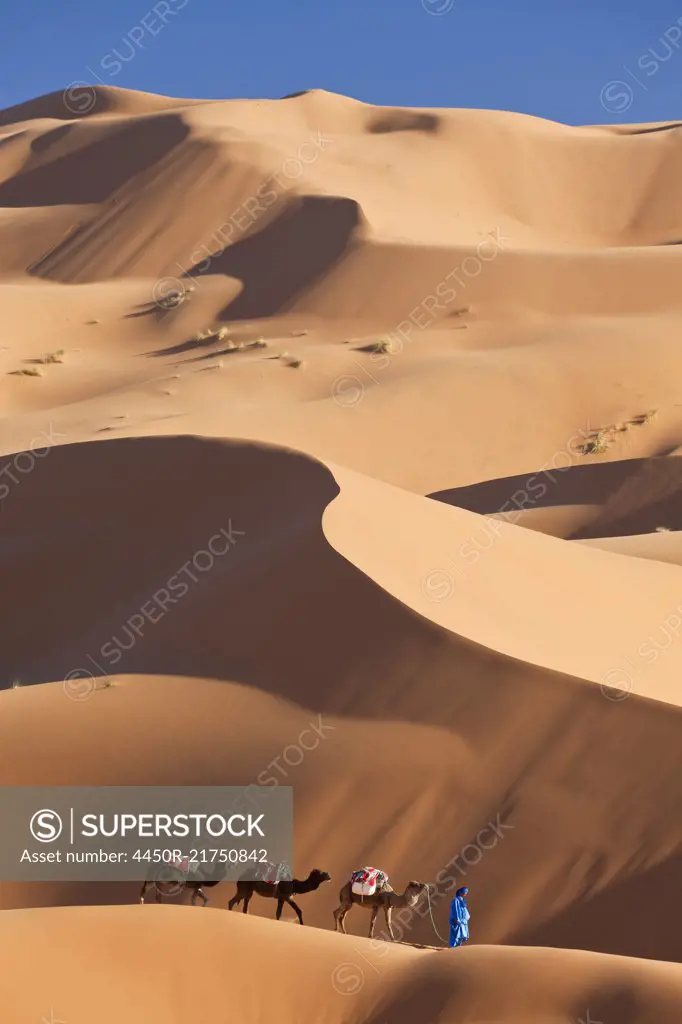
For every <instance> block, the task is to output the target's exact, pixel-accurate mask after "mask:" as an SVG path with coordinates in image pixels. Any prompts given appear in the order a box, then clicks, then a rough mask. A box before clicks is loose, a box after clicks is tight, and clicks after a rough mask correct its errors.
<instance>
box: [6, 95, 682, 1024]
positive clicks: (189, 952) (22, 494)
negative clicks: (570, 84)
mask: <svg viewBox="0 0 682 1024" xmlns="http://www.w3.org/2000/svg"><path fill="white" fill-rule="evenodd" d="M92 99H93V106H92V109H91V110H90V111H89V112H88V113H87V115H86V116H82V117H78V116H74V115H73V114H72V113H70V112H69V110H68V109H67V107H66V106H65V104H64V99H63V97H62V96H61V95H60V94H54V95H52V96H46V97H41V98H39V99H37V100H35V101H32V102H30V103H28V104H22V105H21V106H20V107H16V108H12V109H11V110H7V111H4V112H2V113H0V243H1V244H0V309H1V310H2V315H3V337H2V340H1V344H0V463H1V464H0V570H1V571H2V579H3V584H4V585H3V593H4V595H5V600H4V601H3V609H2V616H0V645H1V649H2V661H3V676H2V681H1V682H0V687H2V688H3V689H4V690H5V691H6V692H3V693H0V784H5V785H9V784H13V785H16V784H31V783H54V784H59V783H61V784H67V783H71V784H78V783H80V784H85V783H90V784H141V783H147V784H151V783H157V784H171V783H183V784H223V785H225V784H241V783H243V784H248V783H250V782H254V781H256V780H258V781H260V782H261V783H262V782H264V781H265V779H270V780H272V779H273V778H274V779H275V780H276V781H278V782H281V783H287V784H291V785H293V786H294V789H295V807H296V862H295V869H296V872H297V874H298V875H299V876H300V875H305V874H307V872H308V871H309V870H310V869H311V868H312V867H314V866H317V867H319V868H321V869H324V870H327V871H329V872H330V873H331V874H332V877H333V881H332V882H331V883H327V884H325V885H324V886H323V887H322V889H321V890H320V891H319V892H317V893H313V894H309V895H307V896H305V897H302V898H301V905H302V907H303V911H304V914H305V919H306V924H307V925H312V926H315V927H310V928H308V927H306V928H303V929H300V928H298V926H296V927H293V928H287V926H286V925H285V924H284V923H279V924H277V923H276V922H274V921H272V920H268V921H263V920H260V919H258V918H259V917H267V918H272V917H274V905H270V904H269V903H267V902H266V901H264V900H260V901H258V902H257V900H256V899H254V902H253V903H252V905H251V914H252V915H253V919H252V918H248V919H244V916H243V915H241V914H229V915H228V914H227V913H225V912H224V908H225V907H226V904H227V900H228V899H229V897H230V895H231V894H232V892H233V886H232V885H231V884H229V883H225V884H223V885H220V886H218V887H217V889H214V890H212V891H211V903H212V906H214V907H215V908H218V909H216V910H211V909H209V910H207V911H202V910H200V909H198V908H197V909H195V910H192V909H189V908H187V909H185V908H179V907H173V908H157V907H154V906H150V907H144V908H138V907H135V906H130V907H128V908H125V907H123V906H118V907H116V906H114V907H111V906H110V907H107V906H96V905H97V904H123V903H130V904H133V903H134V902H135V899H136V896H137V887H136V886H135V885H77V884H68V885H48V884H41V885H32V886H31V885H17V884H9V883H3V884H0V906H1V907H2V909H3V911H6V913H2V914H0V933H1V934H2V942H3V949H4V948H5V947H6V948H7V949H8V952H7V953H4V955H3V963H4V964H5V965H6V964H7V961H8V959H9V960H10V961H11V968H10V970H9V972H8V974H9V976H10V977H11V978H12V979H13V982H14V985H13V987H12V989H10V990H9V992H8V993H7V994H6V993H5V992H3V993H2V994H0V1006H2V1008H3V1009H5V1007H4V1006H3V1004H2V999H5V1000H9V1001H8V1002H7V1012H6V1015H7V1014H9V1016H10V1017H12V1015H14V1016H16V1017H21V1018H22V1019H23V1016H27V1017H30V1016H31V1015H33V1017H37V1019H40V1016H41V1015H43V1016H45V1015H47V1014H48V1011H50V1008H53V1009H54V1017H55V1022H56V1020H57V1019H61V1018H62V1017H63V1018H64V1019H65V1020H66V1021H67V1022H68V1024H72V1021H76V1020H79V1019H80V1017H83V1018H87V1019H90V1018H91V1017H93V1015H94V1014H95V1009H94V1004H93V1002H92V1000H93V999H94V998H97V999H99V998H100V997H101V991H102V989H103V988H105V987H106V989H107V991H108V992H109V993H111V992H112V991H113V993H114V994H113V996H112V998H109V996H108V997H107V999H106V1000H105V1002H106V1006H104V1007H101V1008H100V1011H98V1012H99V1017H100V1019H102V1020H106V1019H108V1018H107V1016H106V1015H107V1014H109V1015H110V1016H111V1018H112V1019H113V1015H114V1013H116V1014H117V1019H120V1015H121V1012H123V1010H122V1007H123V1005H124V1004H125V1007H126V1009H125V1013H127V1015H128V1018H129V1019H130V1020H131V1021H135V1020H137V1019H138V1017H139V1019H140V1021H142V1020H143V1019H144V1020H145V1022H151V1024H153V1022H154V1021H155V1020H156V1019H157V1017H158V1019H159V1020H161V1019H162V1017H163V1018H165V1019H167V1018H168V1017H173V1016H174V1015H175V1016H178V1017H182V1019H188V1020H192V1022H194V1021H195V1020H196V1021H202V1020H206V1021H208V1020H215V1019H218V1018H217V1017H216V1014H220V1013H223V1012H226V1010H225V1008H226V1007H229V1009H230V1019H231V1020H232V1019H234V1020H239V1021H242V1020H243V1021H250V1020H256V1019H261V1018H263V1019H265V1017H266V1016H267V1017H268V1018H271V1017H275V1019H278V1020H282V1021H284V1022H287V1021H289V1020H291V1021H293V1020H297V1021H298V1020H301V1021H305V1020H311V1021H313V1020H315V1021H319V1020H329V1021H330V1022H334V1021H339V1022H341V1021H353V1022H357V1024H360V1022H372V1024H381V1022H384V1021H390V1022H391V1024H393V1022H402V1021H405V1022H406V1024H407V1022H408V1021H412V1020H418V1021H420V1022H426V1021H441V1022H443V1024H444V1022H445V1021H448V1022H450V1021H455V1020H467V1019H476V1020H481V1021H482V1020H486V1021H500V1022H502V1021H504V1022H510V1024H511V1022H517V1021H518V1022H519V1024H520V1022H521V1021H524V1022H525V1021H527V1020H529V1019H530V1017H529V1014H531V1013H534V1014H535V1016H536V1017H537V1019H538V1020H539V1019H543V1020H547V1021H548V1022H549V1021H552V1022H554V1021H556V1022H557V1024H558V1022H562V1024H563V1022H567V1021H572V1022H575V1021H577V1020H583V1021H585V1022H586V1021H587V1020H588V1019H589V1020H591V1021H592V1022H593V1024H596V1022H597V1021H602V1022H603V1024H610V1022H611V1021H612V1020H613V1021H615V1020H618V1021H619V1022H620V1021H622V1022H624V1024H630V1022H632V1024H644V1022H649V1021H656V1022H658V1021H667V1020H671V1021H672V1020H673V1019H674V1020H678V1019H679V1012H680V1004H681V1003H682V996H681V995H680V985H682V981H681V980H680V979H681V977H682V976H681V975H680V970H682V968H679V967H678V966H677V962H678V961H680V960H681V959H682V944H681V941H680V937H679V928H678V927H677V919H678V917H679V912H680V910H682V905H681V904H680V897H679V892H680V886H679V879H680V864H681V858H682V828H681V827H680V821H679V807H680V805H681V797H682V792H681V785H682V784H681V783H680V781H679V780H680V778H681V777H682V774H681V772H680V767H681V764H680V753H679V751H680V743H679V739H680V711H679V704H680V687H679V679H680V677H681V674H682V645H680V643H679V639H678V638H679V634H680V632H682V611H681V610H680V609H681V608H682V596H681V595H682V575H681V574H682V566H681V565H680V562H681V561H682V556H681V555H680V552H679V550H678V549H679V542H678V539H677V538H678V533H677V532H676V531H677V530H678V529H679V528H680V527H682V502H681V501H680V494H681V484H682V476H681V474H680V466H681V463H680V458H679V454H680V451H682V417H681V416H680V411H681V410H682V397H681V395H680V390H679V384H678V382H679V380H680V371H681V370H682V365H681V363H682V360H681V358H680V351H679V336H680V327H681V321H682V315H681V313H682V306H681V303H682V300H681V298H680V291H679V286H678V279H679V270H680V266H679V261H680V259H681V258H682V256H681V250H680V247H679V245H678V244H677V243H678V242H679V241H680V240H682V221H681V220H680V215H679V209H680V198H681V192H680V189H681V186H680V174H679V171H680V154H679V145H678V137H679V132H680V128H679V126H678V125H676V124H674V125H657V126H646V125H639V126H626V127H625V128H623V127H620V128H618V129H614V128H607V127H586V128H569V127H567V126H565V125H561V124H557V123H553V122H546V121H542V120H540V119H538V118H533V117H528V116H524V115H518V114H507V113H500V112H495V111H468V110H408V109H399V108H395V109H392V108H381V107H373V106H370V105H367V104H364V103H360V102H358V101H356V100H353V99H349V98H347V97H343V96H337V95H334V94H329V93H325V92H320V91H313V92H308V93H304V94H301V95H297V96H292V97H288V98H285V99H282V100H259V101H243V100H240V101H228V102H220V101H210V102H200V101H195V100H183V99H174V98H168V97H157V96H151V95H147V94H141V93H134V92H129V91H125V90H118V89H108V88H107V89H105V88H101V89H100V88H98V89H96V90H95V91H94V93H93V95H92ZM173 290H179V291H180V293H181V295H183V296H184V300H183V301H182V303H181V304H180V305H179V306H178V307H177V308H174V309H165V308H162V306H161V305H159V302H158V300H159V299H161V298H162V297H163V296H165V295H167V294H168V293H169V292H170V291H173ZM221 327H222V331H221V332H220V334H218V333H216V332H217V331H218V330H219V328H221ZM209 330H212V331H213V333H212V334H209V336H206V332H208V331H209ZM255 342H258V343H259V344H258V345H257V346H256V345H255V344H254V343H255ZM599 432H601V433H599ZM595 438H596V440H597V443H596V446H595V444H594V442H595ZM585 445H586V446H587V448H585V447H584V446H585ZM592 449H594V450H592ZM661 528H664V530H663V531H662V530H661ZM221 531H222V532H221ZM216 536H219V537H223V538H227V541H226V549H225V550H224V553H223V554H221V555H211V556H210V565H209V566H208V568H205V569H202V570H199V569H198V568H197V567H196V564H195V563H194V562H193V559H194V558H195V556H196V553H197V552H201V551H205V550H206V548H207V544H208V542H209V539H211V538H213V537H216ZM218 548H221V549H222V544H219V545H218ZM202 564H203V565H206V559H204V560H203V562H202ZM179 581H180V585H178V583H179ZM150 607H151V608H152V609H153V614H152V615H151V616H150V614H149V609H150ZM140 609H147V610H146V611H144V612H143V613H141V612H140ZM141 618H142V622H140V619H141ZM65 677H68V681H67V683H66V684H64V683H63V682H62V680H64V678H65ZM108 683H113V684H114V685H107V684H108ZM31 684H37V685H31ZM304 730H309V731H310V730H312V734H313V735H315V736H317V737H318V739H319V743H318V744H317V745H316V746H315V748H314V749H313V750H310V751H309V752H308V753H306V754H305V756H304V757H302V758H301V760H300V762H299V761H298V756H296V758H295V762H296V763H295V764H290V763H289V762H288V761H285V760H283V757H284V752H285V751H287V750H292V749H293V750H296V749H297V748H298V745H299V737H300V736H301V734H302V733H303V732H304ZM273 765H274V767H273ZM270 784H272V781H271V782H270ZM363 863H376V864H378V865H380V866H382V867H384V868H385V869H386V870H387V871H388V872H389V874H390V876H391V880H392V881H393V882H394V884H395V885H396V887H397V888H400V889H402V888H403V887H404V885H405V884H406V883H407V882H408V881H409V880H410V879H411V878H419V879H421V880H423V881H428V882H431V883H432V884H433V885H434V907H433V911H434V915H435V919H436V924H437V927H438V929H439V931H440V932H441V934H445V933H446V929H447V905H448V903H449V899H450V896H451V890H452V887H453V886H454V885H455V884H461V882H462V881H466V883H467V884H468V885H469V886H470V903H471V908H472V915H473V917H472V924H473V925H474V929H473V940H474V942H475V943H478V944H481V943H483V944H487V945H484V946H480V945H479V948H474V947H473V946H472V947H471V948H470V949H467V950H464V951H461V953H459V952H458V953H457V954H450V953H447V952H445V953H435V952H434V953H430V952H426V951H424V950H417V949H414V948H410V947H402V948H391V949H388V950H387V947H386V944H384V945H383V946H382V945H380V944H379V943H374V944H373V945H372V947H371V948H369V943H365V941H364V940H360V939H357V938H353V937H352V936H347V937H342V936H334V935H332V934H331V933H330V928H331V926H332V910H333V908H334V906H335V905H336V902H337V895H338V889H339V888H340V886H341V884H343V882H344V881H345V879H346V878H347V875H348V872H349V871H350V870H352V869H353V868H355V867H358V866H361V865H362V864H363ZM80 903H82V904H90V906H88V907H77V906H72V907H63V908H59V907H58V906H57V905H58V904H80ZM27 908H31V909H27ZM633 908H636V909H633ZM285 913H286V912H285ZM348 925H349V928H350V930H351V931H352V932H354V933H355V935H356V936H357V935H359V934H365V933H366V929H367V927H368V918H367V916H365V915H363V914H362V912H361V911H355V912H354V913H353V914H352V915H351V916H350V917H349V919H348ZM399 926H400V929H401V934H402V936H403V938H404V939H405V940H406V941H412V942H417V943H427V944H433V943H435V944H438V941H439V940H438V939H437V938H436V937H435V935H434V931H433V927H432V925H431V922H430V920H429V917H428V914H427V913H426V908H424V907H420V908H419V911H417V912H415V913H413V914H408V915H406V916H405V918H404V919H403V920H402V922H400V925H399ZM67 931H68V932H69V934H72V935H73V938H72V939H71V940H70V941H71V943H72V945H71V946H69V945H68V944H65V942H64V941H63V939H62V936H64V935H66V933H67ZM57 935H59V936H60V938H59V939H57V938H56V936H57ZM500 943H504V944H509V945H508V946H507V945H499V946H497V947H496V948H493V945H492V944H500ZM517 946H518V947H519V948H511V947H517ZM546 946H558V947H561V946H563V947H567V949H564V950H546V949H540V948H538V947H546ZM152 947H155V948H156V949H157V950H158V955H156V954H155V956H156V962H157V966H158V970H156V971H154V970H151V971H150V970H147V969H145V970H144V971H141V970H140V963H141V962H144V961H143V957H142V952H143V951H144V950H148V949H149V948H152ZM366 947H368V948H367V951H366V952H365V949H366ZM520 947H526V948H520ZM571 947H572V949H571ZM183 949H184V950H185V952H184V954H183V953H182V952H181V951H182V950H183ZM41 950H42V951H43V952H41ZM359 950H361V951H362V955H361V954H360V953H359V952H358V951H359ZM580 950H584V951H586V952H579V951H580ZM84 951H87V952H84ZM97 951H105V952H104V954H103V955H99V953H98V952H97ZM614 954H617V955H618V956H614ZM69 955H71V956H73V957H74V958H75V959H77V960H79V962H80V960H83V961H84V962H85V963H86V964H87V965H89V966H88V968H87V971H86V972H85V973H86V974H87V981H83V980H82V979H83V975H81V976H80V977H81V980H80V981H78V980H76V979H75V978H74V974H73V971H71V972H70V971H68V970H65V968H64V964H65V962H66V960H68V958H69ZM364 957H367V959H366V960H365V959H364ZM377 957H378V958H380V960H381V963H380V966H379V967H378V968H377V969H376V970H375V969H374V968H373V967H371V966H370V967H368V964H369V963H370V961H371V962H372V963H373V962H374V960H376V959H377ZM618 957H620V958H618ZM79 958H80V959H79ZM176 958H177V959H176ZM199 958H201V961H200V960H199ZM206 958H208V960H209V961H210V963H209V965H208V966H209V969H208V970H206ZM645 959H646V960H647V961H648V962H644V960H645ZM654 960H659V961H668V963H659V964H657V963H654V962H653V961H654ZM377 962H378V961H377ZM348 963H350V964H351V965H355V967H353V968H352V969H351V971H350V974H349V975H348V974H347V975H344V978H345V980H343V979H342V980H339V977H340V976H338V975H334V970H335V969H336V965H338V964H341V966H342V967H344V964H345V965H346V967H347V965H348ZM36 964H39V965H40V973H39V984H38V986H37V987H35V989H34V988H32V987H30V986H28V985H26V984H24V983H22V982H21V978H22V976H23V975H22V972H28V971H33V970H34V968H35V965H36ZM264 964H265V967H264ZM152 966H153V965H152ZM358 967H359V968H361V971H362V979H363V981H362V985H361V986H359V991H358V992H357V993H355V991H354V990H353V991H352V992H351V994H350V995H349V994H348V991H346V989H348V987H349V986H350V989H353V986H354V985H357V981H353V978H356V977H357V971H358ZM344 969H346V968H344ZM264 970H266V971H267V975H268V977H269V978H271V979H272V978H274V976H275V975H277V979H278V980H277V981H276V983H273V984H271V985H268V986H263V984H262V981H263V972H264ZM353 971H355V974H354V973H353ZM342 973H343V972H342ZM330 978H332V980H330ZM334 978H336V980H337V982H338V984H337V986H336V988H335V985H334V981H333V979H334ZM349 978H350V981H349V980H348V979H349ZM169 979H170V980H169ZM491 979H492V980H493V983H492V984H491ZM344 986H345V988H344ZM339 988H340V989H342V991H339ZM57 996H59V1000H58V999H57ZM117 1000H118V1002H117ZM38 1002H40V1005H41V1007H42V1005H43V1003H45V1006H44V1008H38ZM216 1008H219V1009H216ZM588 1012H589V1013H590V1014H591V1016H590V1017H589V1018H588V1017H587V1016H586V1014H587V1013H588ZM136 1014H137V1016H135V1015H136ZM22 1015H23V1016H22ZM49 1019H50V1018H49V1016H48V1020H49Z"/></svg>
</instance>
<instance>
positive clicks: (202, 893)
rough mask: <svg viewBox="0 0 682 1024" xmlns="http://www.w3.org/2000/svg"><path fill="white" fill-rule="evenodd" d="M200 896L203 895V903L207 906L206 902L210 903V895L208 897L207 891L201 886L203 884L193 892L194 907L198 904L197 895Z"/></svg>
mask: <svg viewBox="0 0 682 1024" xmlns="http://www.w3.org/2000/svg"><path fill="white" fill-rule="evenodd" d="M198 896H201V899H202V901H203V903H202V905H203V906H204V907H205V906H206V904H207V903H208V897H207V895H206V893H205V892H204V890H203V889H202V888H201V886H199V887H198V888H197V889H195V890H194V892H193V893H192V906H193V907H195V906H196V905H197V897H198Z"/></svg>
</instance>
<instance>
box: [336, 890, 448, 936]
mask: <svg viewBox="0 0 682 1024" xmlns="http://www.w3.org/2000/svg"><path fill="white" fill-rule="evenodd" d="M427 891H428V885H426V883H425V882H408V884H407V886H406V887H405V892H396V891H395V890H394V889H392V888H391V886H390V885H386V886H385V888H383V889H377V891H376V892H375V893H374V894H373V895H372V896H358V895H357V894H356V893H354V892H353V890H352V887H351V882H350V881H348V882H346V884H345V885H344V887H343V889H342V890H341V892H340V893H339V906H338V907H337V908H336V910H335V911H334V931H339V930H341V931H342V932H343V934H344V935H346V934H347V933H346V926H345V924H344V921H345V919H346V914H347V913H348V911H349V910H350V909H351V907H353V906H358V907H367V908H371V910H372V919H371V921H370V922H369V937H370V939H371V938H372V937H373V936H374V925H375V923H376V919H377V914H378V913H379V908H382V909H383V911H384V916H385V918H386V927H387V928H388V934H389V935H390V936H391V941H392V942H394V941H395V936H394V934H393V926H392V924H391V914H392V913H393V910H395V909H397V908H399V907H413V906H414V905H415V903H416V902H417V900H418V899H419V897H420V896H421V894H422V893H423V892H427Z"/></svg>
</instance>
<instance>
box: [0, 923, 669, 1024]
mask: <svg viewBox="0 0 682 1024" xmlns="http://www.w3.org/2000/svg"><path fill="white" fill-rule="evenodd" d="M0 929H1V930H0V948H1V949H2V955H3V962H4V963H5V964H6V965H7V983H6V984H5V985H4V986H3V992H2V994H0V1007H1V1008H2V1010H3V1012H4V1015H5V1016H6V1017H7V1018H8V1019H13V1018H18V1019H24V1018H25V1019H36V1018H37V1019H40V1016H41V1015H42V1016H44V1015H45V1014H47V1015H48V1019H50V1016H49V1014H50V1010H52V1011H53V1018H52V1019H54V1020H58V1019H65V1020H76V1019H81V1018H82V1019H90V1018H92V1017H94V1016H97V1019H98V1020H101V1021H102V1024H109V1022H111V1024H114V1022H115V1021H118V1020H120V1019H121V1016H122V1015H123V1016H124V1017H125V1019H126V1020H129V1021H130V1024H138V1022H139V1024H145V1022H147V1021H149V1020H162V1019H164V1018H167V1017H169V1016H172V1015H173V1014H177V1013H182V1014H184V1015H191V1019H192V1020H196V1021H197V1022H201V1024H203V1022H204V1021H206V1022H208V1021H210V1020H215V1019H216V1016H217V1015H219V1014H221V1013H224V1012H225V1008H226V1007H229V1012H230V1017H231V1019H233V1020H256V1019H258V1018H261V1019H262V1018H264V1017H266V1016H272V1017H273V1018H275V1019H278V1020H289V1019H291V1020H296V1021H300V1022H301V1024H308V1022H309V1024H314V1022H317V1021H319V1020H321V1019H324V1020H326V1021H329V1022H330V1024H341V1022H348V1021H350V1022H353V1024H356V1022H361V1021H369V1022H372V1024H378V1022H379V1021H385V1020H390V1021H391V1022H392V1024H412V1021H414V1020H429V1021H433V1022H442V1024H446V1022H449V1021H453V1020H467V1019H469V1020H487V1021H491V1022H492V1021H494V1022H495V1024H525V1022H526V1021H527V1020H529V1019H530V1017H531V1016H534V1017H536V1018H537V1019H541V1020H543V1021H546V1022H547V1024H564V1022H567V1021H575V1020H581V1019H582V1020H586V1019H589V1020H594V1021H596V1020H609V1019H612V1020H618V1021H619V1024H646V1022H648V1021H651V1020H656V1021H658V1022H660V1024H675V1022H676V1021H677V1020H678V1019H679V1012H680V1006H681V1005H682V983H681V982H680V976H679V968H678V967H677V965H674V964H666V963H659V964H656V963H650V962H645V961H627V960H624V959H622V958H620V957H615V956H590V955H589V954H586V953H579V952H568V951H565V950H549V949H542V950H541V949H514V948H509V947H499V948H493V947H486V946H480V947H477V948H471V949H466V950H462V951H461V953H457V954H453V953H449V952H444V953H428V952H423V951H418V950H415V949H410V948H407V947H402V948H397V947H392V948H386V946H385V944H384V948H383V949H382V948H378V944H377V943H371V942H370V941H369V940H367V939H355V940H351V939H350V938H349V937H344V936H340V935H333V934H329V933H321V932H319V931H317V930H312V929H306V928H298V927H295V928H286V926H284V925H280V926H275V925H273V924H272V923H270V922H264V921H256V920H251V919H249V918H244V917H243V915H241V914H240V915H235V914H222V913H218V912H212V911H210V910H207V911H206V912H205V913H204V914H202V915H201V917H200V916H199V915H198V914H197V913H193V912H192V911H190V910H187V909H184V910H181V909H177V908H171V907H139V908H138V907H131V908H122V907H115V908H114V907H98V908H96V909H95V908H93V909H85V908H74V907H70V908H60V909H55V910H50V911H35V910H26V911H13V912H10V913H7V914H4V915H3V916H2V921H1V923H0ZM96 947H100V948H104V949H105V950H106V956H97V955H94V950H95V948H96ZM150 949H153V951H154V952H153V954H152V955H151V956H150V952H149V951H150ZM34 960H39V961H40V963H41V965H42V970H41V972H40V975H39V978H38V980H37V982H36V979H35V978H33V977H32V975H31V973H30V972H29V970H28V964H29V963H31V962H32V961H34ZM255 962H258V963H259V964H260V968H261V971H265V972H266V973H267V978H268V984H267V985H266V984H263V983H261V984H259V985H257V986H255V987H254V985H253V984H252V982H251V971H252V969H253V964H254V963H255ZM141 965H144V966H145V968H146V969H141ZM121 977H125V978H127V979H129V984H127V985H126V986H122V985H121V984H120V983H116V980H117V979H118V978H121ZM103 991H106V992H107V996H106V999H103V997H102V993H103ZM501 992H503V993H504V999H503V1000H501V1001H500V1000H499V998H498V996H499V993H501ZM500 1002H501V1003H502V1004H503V1005H502V1006H500ZM588 1012H589V1017H588V1016H587V1015H588Z"/></svg>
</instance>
